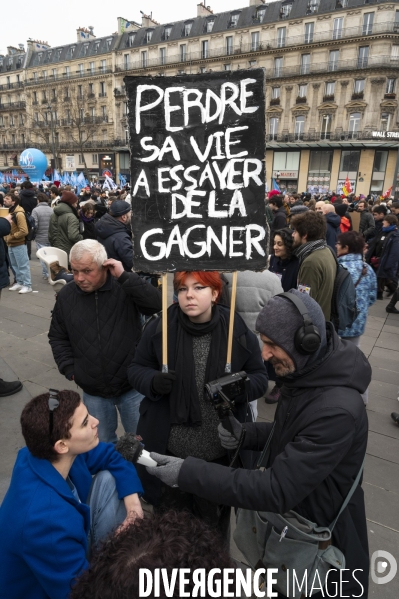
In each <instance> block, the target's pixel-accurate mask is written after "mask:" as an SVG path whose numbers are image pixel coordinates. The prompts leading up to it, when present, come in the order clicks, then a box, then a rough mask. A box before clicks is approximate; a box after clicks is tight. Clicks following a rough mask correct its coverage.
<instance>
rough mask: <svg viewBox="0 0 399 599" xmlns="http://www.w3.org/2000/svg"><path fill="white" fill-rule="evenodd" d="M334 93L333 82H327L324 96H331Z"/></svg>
mask: <svg viewBox="0 0 399 599" xmlns="http://www.w3.org/2000/svg"><path fill="white" fill-rule="evenodd" d="M334 92H335V81H327V83H326V91H325V95H326V96H333V95H334Z"/></svg>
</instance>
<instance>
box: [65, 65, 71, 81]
mask: <svg viewBox="0 0 399 599" xmlns="http://www.w3.org/2000/svg"><path fill="white" fill-rule="evenodd" d="M70 75H71V67H68V66H66V67H65V77H67V78H68V77H70Z"/></svg>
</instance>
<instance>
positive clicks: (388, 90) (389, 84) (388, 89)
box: [385, 77, 396, 94]
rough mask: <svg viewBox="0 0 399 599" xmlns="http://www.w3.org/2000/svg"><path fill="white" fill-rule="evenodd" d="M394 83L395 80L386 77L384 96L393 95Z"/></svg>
mask: <svg viewBox="0 0 399 599" xmlns="http://www.w3.org/2000/svg"><path fill="white" fill-rule="evenodd" d="M395 81H396V79H394V78H393V77H388V79H387V86H386V88H385V93H386V94H394V93H395Z"/></svg>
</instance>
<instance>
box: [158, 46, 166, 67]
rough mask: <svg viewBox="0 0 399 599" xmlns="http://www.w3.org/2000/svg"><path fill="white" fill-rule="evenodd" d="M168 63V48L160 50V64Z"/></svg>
mask: <svg viewBox="0 0 399 599" xmlns="http://www.w3.org/2000/svg"><path fill="white" fill-rule="evenodd" d="M165 63H166V48H160V49H159V64H165Z"/></svg>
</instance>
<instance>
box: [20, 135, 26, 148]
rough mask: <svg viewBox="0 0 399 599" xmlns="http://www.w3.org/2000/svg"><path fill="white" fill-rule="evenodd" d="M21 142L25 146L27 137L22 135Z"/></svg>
mask: <svg viewBox="0 0 399 599" xmlns="http://www.w3.org/2000/svg"><path fill="white" fill-rule="evenodd" d="M21 142H22V145H23V146H24V145H25V135H24V134H23V133H22V134H21Z"/></svg>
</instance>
